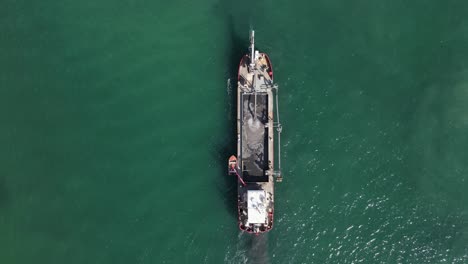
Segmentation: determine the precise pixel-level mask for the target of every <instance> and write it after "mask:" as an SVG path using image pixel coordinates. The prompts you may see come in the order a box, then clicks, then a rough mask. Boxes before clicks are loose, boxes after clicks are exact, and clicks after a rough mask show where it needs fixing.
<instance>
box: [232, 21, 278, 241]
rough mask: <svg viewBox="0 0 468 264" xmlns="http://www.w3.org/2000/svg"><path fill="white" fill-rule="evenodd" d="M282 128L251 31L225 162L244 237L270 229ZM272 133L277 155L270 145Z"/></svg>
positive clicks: (264, 60)
mask: <svg viewBox="0 0 468 264" xmlns="http://www.w3.org/2000/svg"><path fill="white" fill-rule="evenodd" d="M275 110H276V121H275V119H274V111H275ZM281 130H282V127H281V124H280V122H279V110H278V85H276V84H274V82H273V67H272V64H271V61H270V58H269V57H268V55H267V54H266V53H262V52H259V51H258V50H255V32H254V31H253V30H252V31H251V32H250V48H249V53H248V54H245V55H244V56H243V57H242V59H241V61H240V64H239V71H238V76H237V156H235V155H232V156H231V157H230V158H229V161H228V170H229V174H231V175H237V177H238V184H237V192H238V214H239V219H238V220H239V228H240V229H241V230H243V231H246V232H248V233H254V234H259V233H264V232H267V231H269V230H271V229H272V228H273V218H274V212H275V211H274V201H275V193H274V184H275V181H277V182H281V181H282V179H283V177H282V175H281V159H280V152H281V151H280V150H281V143H280V142H281V141H280V135H281ZM275 132H276V135H277V143H278V145H277V146H278V148H277V150H276V153H277V157H275V148H274V147H273V146H274V141H275ZM275 158H276V160H275ZM275 161H277V162H278V166H277V167H275Z"/></svg>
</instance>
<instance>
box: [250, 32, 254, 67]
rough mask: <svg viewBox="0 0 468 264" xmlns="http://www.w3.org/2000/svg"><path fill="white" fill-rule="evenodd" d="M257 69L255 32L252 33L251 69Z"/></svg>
mask: <svg viewBox="0 0 468 264" xmlns="http://www.w3.org/2000/svg"><path fill="white" fill-rule="evenodd" d="M254 67H255V31H253V30H251V31H250V69H251V70H254Z"/></svg>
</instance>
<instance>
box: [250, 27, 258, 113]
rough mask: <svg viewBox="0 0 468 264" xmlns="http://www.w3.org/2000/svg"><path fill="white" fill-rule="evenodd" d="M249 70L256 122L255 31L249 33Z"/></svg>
mask: <svg viewBox="0 0 468 264" xmlns="http://www.w3.org/2000/svg"><path fill="white" fill-rule="evenodd" d="M249 66H250V70H251V71H252V72H253V76H254V77H253V79H252V90H253V93H254V98H255V101H254V113H255V114H254V117H253V119H254V120H257V88H256V82H257V74H256V69H255V31H254V30H251V31H250V65H249Z"/></svg>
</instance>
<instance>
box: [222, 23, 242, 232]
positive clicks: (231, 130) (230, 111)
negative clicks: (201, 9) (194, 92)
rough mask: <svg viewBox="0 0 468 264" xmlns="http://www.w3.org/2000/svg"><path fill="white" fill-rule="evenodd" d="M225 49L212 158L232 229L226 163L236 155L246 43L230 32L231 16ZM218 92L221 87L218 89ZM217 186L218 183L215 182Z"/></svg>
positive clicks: (232, 194) (233, 184)
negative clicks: (221, 106) (240, 69)
mask: <svg viewBox="0 0 468 264" xmlns="http://www.w3.org/2000/svg"><path fill="white" fill-rule="evenodd" d="M225 30H226V43H227V45H226V49H225V50H224V54H221V56H222V57H224V58H226V61H225V67H226V70H225V76H224V77H225V78H224V80H225V83H223V84H220V85H222V86H224V92H223V95H224V96H223V104H224V111H222V115H223V116H222V117H221V120H223V122H224V124H223V126H222V127H223V128H224V130H223V131H222V133H220V134H221V135H223V136H222V138H220V139H219V140H217V142H219V143H218V144H217V146H216V150H215V153H214V154H215V155H216V162H217V167H218V168H220V172H219V174H218V175H217V177H222V178H223V179H222V180H221V182H220V183H219V184H218V191H219V192H220V194H219V195H220V197H221V199H223V201H224V203H225V206H226V209H227V210H228V211H229V214H230V215H231V216H232V217H233V218H234V219H235V220H233V222H232V225H233V226H237V178H236V177H235V176H233V175H229V174H228V169H227V163H228V159H229V157H230V156H231V155H237V135H236V134H237V132H236V129H237V128H236V118H237V117H236V115H237V111H236V101H237V98H236V85H237V71H238V65H239V62H240V60H241V58H242V56H243V55H244V54H245V53H247V47H248V46H247V42H246V41H245V40H243V39H241V38H240V37H239V36H238V35H237V33H236V32H235V29H234V24H233V20H232V17H231V16H227V18H226V29H225ZM220 88H221V87H220ZM221 89H223V88H221ZM217 182H219V181H217Z"/></svg>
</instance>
